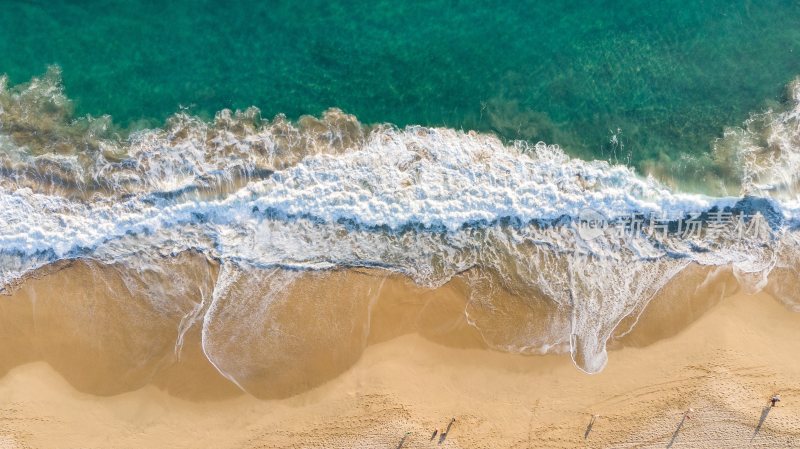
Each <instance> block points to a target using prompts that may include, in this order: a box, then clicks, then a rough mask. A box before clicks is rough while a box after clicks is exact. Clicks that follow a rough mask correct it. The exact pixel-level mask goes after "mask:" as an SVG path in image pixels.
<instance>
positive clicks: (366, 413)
mask: <svg viewBox="0 0 800 449" xmlns="http://www.w3.org/2000/svg"><path fill="white" fill-rule="evenodd" d="M648 322H650V321H649V319H648V317H647V316H646V313H645V315H643V316H642V321H641V322H640V323H639V326H637V327H636V328H634V330H633V331H632V332H631V333H630V334H629V335H627V336H626V338H627V339H629V340H632V341H639V342H640V343H642V345H641V347H634V346H633V345H628V346H624V347H622V348H618V349H613V350H611V351H609V363H608V366H607V367H606V369H605V370H604V371H603V372H601V373H599V374H595V375H587V374H585V373H582V372H580V371H579V370H578V369H576V368H575V366H574V365H573V364H572V362H571V360H570V358H569V356H568V355H544V356H522V355H515V354H508V353H500V352H496V351H487V350H485V349H477V348H474V347H473V348H469V347H462V348H458V347H455V346H454V345H450V346H444V345H440V344H436V343H433V342H431V341H429V340H426V339H424V338H422V337H420V336H419V335H415V334H408V335H402V336H399V337H393V338H388V339H386V340H384V341H380V342H376V343H374V344H370V345H369V346H368V347H367V348H366V350H365V351H364V352H363V354H361V356H360V357H359V358H358V360H357V361H355V363H354V364H353V366H352V367H350V368H348V369H346V370H345V371H344V372H343V373H342V374H340V375H338V376H336V377H334V378H333V379H331V380H329V381H327V382H324V383H322V384H321V385H319V386H316V387H313V388H311V389H310V390H308V391H305V392H302V393H299V394H296V395H293V396H290V397H288V398H285V399H271V400H260V399H256V398H254V397H252V396H250V395H244V394H239V393H236V392H230V393H231V394H230V395H228V396H222V397H217V398H216V399H213V400H209V399H208V398H206V399H200V398H198V399H196V400H187V399H181V398H178V397H175V396H173V395H170V394H168V393H166V392H165V391H164V390H163V389H161V388H158V387H155V386H153V385H146V386H144V387H142V388H138V389H135V390H133V391H129V392H125V393H122V394H116V395H112V396H109V397H101V396H96V395H92V394H86V393H81V392H78V391H76V390H75V388H74V387H73V386H71V385H70V384H69V383H67V382H66V381H65V379H64V378H63V377H62V376H60V375H59V374H58V373H57V372H55V371H54V370H53V368H51V367H50V366H48V365H47V364H45V363H43V362H34V363H26V364H23V365H21V366H17V367H14V368H13V369H11V370H10V371H9V372H8V373H7V374H6V375H5V376H4V377H3V378H2V379H0V399H2V401H3V403H4V404H6V406H5V407H3V410H2V412H0V413H1V414H0V447H3V448H6V447H9V448H25V447H37V448H48V447H53V448H55V447H58V448H73V447H74V448H78V447H80V448H101V447H110V446H112V447H119V448H125V447H176V448H179V447H187V448H188V447H196V445H197V444H199V442H202V443H203V444H205V445H207V446H209V447H220V448H222V447H232V448H233V447H237V448H256V447H270V448H281V447H328V448H330V447H343V448H344V447H347V448H350V447H398V446H397V445H398V444H399V442H400V440H401V439H402V438H403V437H404V435H406V433H407V432H410V434H408V435H407V436H406V440H405V441H404V442H403V446H402V447H407V448H413V447H433V446H436V444H435V442H431V441H429V439H428V438H429V437H430V435H431V433H432V431H433V430H434V428H437V429H439V430H440V431H441V429H443V428H444V427H446V425H447V423H448V422H449V420H450V419H451V417H454V418H456V422H455V423H454V425H453V428H452V430H451V432H450V433H449V435H448V437H447V438H446V440H445V441H443V443H442V445H441V447H451V448H458V447H470V448H471V447H519V448H525V447H542V448H544V447H547V448H554V447H665V445H667V444H669V442H670V440H671V438H672V436H673V435H674V436H675V441H674V442H673V445H672V447H676V448H677V447H719V444H720V442H721V441H724V443H725V445H726V447H781V448H785V447H800V421H798V417H800V406H798V402H797V400H798V398H800V383H798V381H797V379H798V378H800V361H798V360H797V359H796V357H795V354H796V347H797V343H798V337H797V336H796V330H797V329H798V326H800V314H795V313H791V312H790V311H789V310H787V309H786V308H785V307H784V306H783V305H781V304H780V303H778V301H776V300H774V299H772V298H770V297H769V296H768V295H766V294H759V295H755V296H745V295H743V294H736V295H734V296H732V297H728V298H725V299H722V300H721V301H720V302H719V303H717V304H714V305H711V306H710V310H708V311H706V312H704V313H701V314H700V316H699V317H697V318H696V319H695V320H694V321H693V322H691V323H689V324H688V325H687V326H686V327H685V328H684V329H682V330H680V331H679V332H677V333H676V334H675V335H673V336H671V337H666V338H659V339H657V340H656V341H652V342H649V343H645V342H647V341H648V335H647V333H648V332H650V331H651V330H652V329H647V328H646V327H647V324H648ZM199 374H202V373H199ZM409 380H412V381H409ZM209 387H211V388H213V386H211V385H209ZM776 392H780V393H781V395H782V398H783V401H782V402H781V403H780V404H779V406H778V407H776V408H774V409H769V410H768V412H767V414H766V418H765V420H764V422H763V423H762V425H761V427H760V429H759V432H758V434H756V435H755V437H754V438H753V434H754V430H755V427H756V426H757V425H758V422H759V418H760V416H761V415H762V413H764V410H766V409H765V408H764V407H765V405H766V404H767V400H768V399H769V397H771V395H772V394H774V393H776ZM689 408H693V409H694V412H693V413H691V419H689V420H686V421H685V422H684V424H683V425H682V426H681V429H680V430H679V432H677V433H676V432H675V430H676V427H677V426H678V423H679V422H680V421H681V417H682V415H683V413H684V412H685V411H686V410H687V409H689ZM592 415H600V417H599V418H597V419H596V420H595V422H594V424H593V426H592V429H591V431H590V432H589V435H588V437H587V438H584V434H585V432H586V429H587V426H588V423H589V422H590V420H591V417H592ZM86 416H91V417H92V418H91V419H86ZM438 438H439V437H438V436H437V439H438ZM723 438H724V440H721V439H723ZM751 438H752V440H753V441H752V442H751V441H750V440H751Z"/></svg>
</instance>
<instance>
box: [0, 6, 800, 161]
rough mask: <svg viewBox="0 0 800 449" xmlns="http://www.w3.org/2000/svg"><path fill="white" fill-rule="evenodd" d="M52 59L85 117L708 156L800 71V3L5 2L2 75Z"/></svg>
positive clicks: (609, 153)
mask: <svg viewBox="0 0 800 449" xmlns="http://www.w3.org/2000/svg"><path fill="white" fill-rule="evenodd" d="M50 64H57V65H59V66H60V67H61V68H62V70H63V81H64V85H65V88H66V92H67V95H68V96H69V97H70V98H71V99H73V100H74V102H75V106H76V113H77V114H79V115H82V114H92V115H95V116H97V115H102V114H110V115H111V116H112V117H113V119H114V121H115V122H116V123H118V124H120V125H122V126H130V125H131V124H134V126H138V127H142V126H158V125H160V124H161V123H162V122H163V120H164V119H165V118H166V117H167V116H169V115H171V114H173V113H175V112H176V111H178V110H179V108H181V107H185V108H188V110H189V111H190V112H191V113H193V114H196V115H199V116H201V117H213V114H214V113H215V112H216V111H218V110H220V109H222V108H245V107H247V106H251V105H255V106H257V107H259V108H260V109H261V111H262V115H263V116H265V117H272V116H274V115H275V114H279V113H283V114H286V115H287V116H288V117H289V118H297V117H299V116H300V115H302V114H312V115H319V114H320V113H321V112H322V111H324V110H325V109H327V108H330V107H337V108H341V109H342V110H344V111H345V112H348V113H352V114H354V115H356V116H357V117H358V118H359V119H360V120H361V121H362V122H365V123H383V122H389V123H394V124H397V125H400V126H403V125H406V124H423V125H434V126H447V127H452V128H463V129H475V130H481V131H493V132H495V133H497V134H499V135H501V136H502V137H504V138H509V139H518V138H521V139H526V140H530V141H533V142H536V141H539V140H544V141H547V142H548V143H557V144H560V145H561V146H562V147H563V148H565V149H566V151H567V152H568V153H571V154H573V155H577V156H580V157H582V158H602V159H609V160H612V161H619V162H622V163H627V164H630V165H633V166H638V168H640V169H641V170H645V171H646V170H647V167H652V166H654V165H662V166H669V165H670V164H673V165H674V164H677V163H678V162H677V161H680V160H683V161H684V162H686V161H689V163H692V162H691V161H692V160H695V164H696V165H697V167H700V169H702V168H703V166H704V165H703V164H704V163H703V162H702V160H700V161H697V160H696V159H698V158H700V159H702V156H703V155H704V154H707V152H708V151H709V148H710V142H711V141H712V140H713V139H715V138H717V137H719V136H720V135H721V134H722V131H723V129H724V127H726V126H736V125H739V124H741V123H742V121H743V120H745V119H746V118H747V117H748V115H749V114H751V113H753V112H758V111H760V110H762V109H764V108H767V107H769V105H770V103H771V102H778V101H780V100H781V95H782V93H783V91H784V86H785V85H786V83H787V82H789V81H790V80H792V79H793V78H794V77H795V76H797V75H798V74H800V2H797V1H786V0H764V1H741V0H736V1H716V0H707V1H697V2H685V1H673V0H667V1H661V2H651V1H640V0H631V1H624V2H623V1H620V2H598V1H593V2H572V1H562V0H556V1H521V2H506V3H497V2H476V1H458V0H435V1H427V2H396V1H377V2H349V1H338V0H324V1H318V0H310V1H304V2H293V1H292V2H283V1H259V2H251V1H240V2H220V1H185V0H177V1H173V2H131V1H118V0H106V1H96V0H89V1H80V2H63V1H54V2H44V1H14V0H6V1H4V2H2V10H1V12H0V73H6V74H7V75H8V76H9V78H10V82H11V84H15V83H22V82H26V81H28V80H29V79H30V78H31V77H32V76H36V75H41V74H42V73H44V71H45V70H46V68H47V66H48V65H50Z"/></svg>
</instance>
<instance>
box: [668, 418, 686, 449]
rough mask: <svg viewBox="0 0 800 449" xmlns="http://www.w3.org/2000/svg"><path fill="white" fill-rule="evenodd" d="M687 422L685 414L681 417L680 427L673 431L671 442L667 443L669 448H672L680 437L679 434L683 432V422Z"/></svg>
mask: <svg viewBox="0 0 800 449" xmlns="http://www.w3.org/2000/svg"><path fill="white" fill-rule="evenodd" d="M685 422H686V415H683V418H681V422H679V423H678V427H677V428H676V429H675V432H673V433H672V439H671V440H669V444H667V449H669V448H671V447H672V445H673V444H675V440H676V439H677V438H678V434H680V433H681V429H682V428H683V423H685Z"/></svg>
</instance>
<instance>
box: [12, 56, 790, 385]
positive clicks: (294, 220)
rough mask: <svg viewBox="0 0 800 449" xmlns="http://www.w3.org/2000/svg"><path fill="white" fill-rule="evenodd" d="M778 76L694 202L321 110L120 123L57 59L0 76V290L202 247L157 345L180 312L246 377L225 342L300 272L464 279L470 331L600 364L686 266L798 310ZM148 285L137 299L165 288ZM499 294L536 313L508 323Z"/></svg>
mask: <svg viewBox="0 0 800 449" xmlns="http://www.w3.org/2000/svg"><path fill="white" fill-rule="evenodd" d="M788 91H789V95H788V97H787V100H786V102H785V103H784V104H783V105H782V106H781V108H778V109H776V110H770V111H766V112H763V113H760V114H756V115H753V116H752V117H751V119H750V120H748V121H747V122H746V123H745V124H744V125H743V126H742V127H738V128H731V129H729V130H726V131H725V134H724V137H723V138H721V139H719V140H718V141H717V142H715V143H714V152H713V156H714V157H715V158H716V160H717V163H718V166H719V167H720V171H721V172H723V173H726V174H727V175H728V176H731V177H736V178H738V179H740V180H741V183H740V184H741V192H739V193H738V194H736V195H732V196H709V195H703V194H698V193H690V192H682V191H680V190H679V189H677V188H675V187H670V186H667V185H665V184H662V183H660V182H659V181H658V180H657V179H655V178H653V177H644V176H641V175H639V174H637V173H636V172H635V171H634V170H632V169H631V168H629V167H626V166H620V165H611V164H609V163H607V162H603V161H584V160H580V159H575V158H571V157H569V156H568V155H567V154H565V153H564V152H563V151H562V150H561V149H560V148H559V147H558V146H556V145H548V144H545V143H537V144H530V143H526V142H513V143H506V142H503V141H501V140H500V139H498V138H497V137H495V136H493V135H486V134H479V133H474V132H463V131H458V130H453V129H444V128H428V127H421V126H410V127H406V128H403V129H400V128H397V127H394V126H391V125H377V126H367V125H364V124H361V123H359V121H358V120H357V119H356V118H355V117H353V116H351V115H348V114H345V113H343V112H341V111H338V110H329V111H327V112H325V113H324V114H323V115H322V116H321V117H320V118H313V117H303V118H301V119H300V120H298V121H296V122H291V121H289V120H287V119H286V118H284V117H281V116H279V117H276V118H275V119H272V120H264V119H262V118H261V117H260V115H259V112H258V110H257V109H255V108H251V109H248V110H246V111H237V112H231V111H227V110H225V111H221V112H219V113H218V114H217V115H216V117H215V118H214V119H213V120H212V121H210V122H207V121H203V120H201V119H199V118H197V117H192V116H190V115H188V114H185V113H180V114H177V115H175V116H173V117H172V118H170V119H169V120H168V122H167V123H166V125H165V126H164V127H163V128H159V129H146V130H137V131H133V132H129V131H125V130H120V129H117V128H116V127H115V125H114V124H113V123H112V122H111V120H110V118H108V117H100V118H93V117H83V118H75V117H73V115H72V112H71V103H70V101H69V100H68V99H67V98H66V97H65V96H64V93H63V90H62V87H61V84H60V77H59V73H58V70H57V69H51V70H50V71H49V72H48V73H47V74H46V75H45V76H44V77H42V78H37V79H34V80H32V81H31V82H29V83H27V84H25V85H20V86H13V87H12V86H8V85H7V81H6V80H5V78H2V79H0V230H2V231H0V290H1V291H2V292H4V293H6V294H9V295H13V294H14V293H15V292H16V291H17V290H18V289H19V288H20V287H21V286H22V285H24V284H25V282H26V279H27V278H28V277H29V276H30V275H31V274H33V273H38V272H41V270H43V269H45V268H46V267H50V266H54V264H58V263H60V262H61V261H65V260H84V261H91V263H98V264H101V265H105V266H117V267H124V270H126V274H125V277H126V279H127V278H140V279H145V278H147V276H148V274H147V273H151V272H157V273H163V272H164V271H165V270H167V271H169V268H168V267H169V264H168V263H167V262H166V261H169V260H173V259H175V260H177V259H178V258H179V257H181V256H180V255H181V254H185V253H195V254H202V255H204V256H205V258H206V263H208V264H210V265H214V266H216V265H217V264H218V265H220V268H219V270H218V272H217V271H214V280H213V282H212V284H213V285H211V286H198V287H197V289H196V293H195V295H196V297H195V298H194V299H193V300H192V301H193V302H192V304H193V305H192V306H191V307H189V308H188V309H186V310H183V312H181V315H180V316H181V319H180V323H179V332H178V336H177V337H176V338H177V342H176V347H179V346H180V345H181V342H182V339H183V337H184V335H185V334H186V330H187V329H188V328H190V327H192V326H199V327H200V328H201V329H202V347H203V351H204V354H205V356H206V357H207V358H208V359H209V361H210V362H211V363H212V364H213V365H214V366H215V367H216V368H217V369H218V370H219V371H220V372H221V373H223V374H224V375H225V376H226V377H227V378H228V379H230V380H231V381H233V382H234V383H236V384H237V385H239V386H241V387H242V388H243V389H247V390H248V391H250V390H251V389H252V388H253V387H251V386H249V384H248V381H247V379H249V378H250V377H252V375H253V372H257V371H259V370H263V369H265V368H264V366H266V365H265V362H264V361H263V360H261V359H259V357H262V356H263V354H262V355H258V354H255V355H253V354H250V355H247V354H249V351H250V349H243V348H250V347H251V346H252V345H257V341H255V340H254V335H255V334H253V333H252V332H255V331H253V329H262V328H263V327H264V326H266V324H265V323H269V322H271V321H270V320H274V317H272V316H270V313H269V312H270V310H272V309H271V307H273V306H271V304H274V303H276V301H277V302H281V301H283V302H285V301H288V299H286V298H289V297H290V296H291V292H292V291H294V290H293V289H296V288H299V287H297V286H298V285H299V284H298V283H301V282H306V283H307V282H309V281H308V279H309V276H311V274H309V273H331V272H336V271H337V270H342V269H358V268H369V269H377V270H368V272H369V273H372V275H376V274H375V273H380V272H386V271H388V272H392V273H399V274H401V275H403V276H405V277H407V278H410V279H411V280H413V282H414V283H415V284H416V287H414V288H419V289H438V288H443V287H445V286H447V285H448V284H450V283H452V282H456V281H457V282H461V283H463V284H464V285H466V286H467V287H465V293H464V295H465V298H466V302H465V306H464V308H463V315H464V317H465V319H466V320H467V322H468V323H469V324H470V325H471V326H473V327H474V328H475V329H476V330H477V331H478V332H479V334H480V335H481V336H482V339H483V340H484V342H485V343H486V344H487V345H488V346H490V347H493V348H496V349H500V350H505V351H511V352H522V353H544V352H553V351H569V352H570V353H571V356H572V359H573V360H574V361H575V363H576V365H577V366H578V367H579V368H581V369H582V370H584V371H587V372H598V371H600V370H602V368H603V367H604V366H605V364H606V361H607V349H606V347H607V344H608V342H609V341H610V340H612V339H613V338H614V336H615V335H619V334H624V333H625V332H627V330H626V329H627V326H629V325H631V324H630V322H631V320H632V321H633V322H635V319H636V317H637V316H638V314H640V313H641V311H642V310H643V309H644V308H645V306H646V305H647V304H648V302H649V301H650V300H651V299H652V298H653V297H655V296H656V295H658V294H659V292H661V291H662V290H663V289H664V287H665V286H667V285H668V284H669V283H670V282H671V281H672V280H673V279H674V278H676V277H677V276H680V275H681V273H686V270H696V269H697V267H698V266H701V267H725V268H726V269H730V270H731V273H732V275H733V276H735V279H736V280H737V281H738V283H739V285H740V287H741V288H743V289H744V290H746V291H748V292H752V293H754V292H758V291H761V290H764V289H768V290H769V291H770V292H771V293H773V294H774V295H776V296H777V297H778V298H779V299H780V300H782V301H783V302H785V303H786V304H787V306H788V307H790V308H794V309H799V308H800V297H797V293H796V292H797V291H798V290H797V289H794V288H789V286H790V285H794V284H796V283H798V282H800V277H798V276H799V275H798V269H800V264H799V263H798V262H800V252H798V250H800V240H798V239H799V238H800V233H798V232H797V227H798V217H799V216H798V211H799V210H800V196H799V195H800V178H798V175H797V173H798V172H799V171H798V170H799V169H800V81H796V82H794V83H792V84H791V85H790V86H789V88H788ZM215 270H216V269H215ZM176 276H177V275H176ZM312 278H313V276H312ZM166 279H167V280H166V281H165V280H163V279H162V280H161V281H160V282H179V280H177V279H173V280H172V281H170V280H169V279H172V278H170V277H169V276H167V277H166ZM770 279H779V282H770ZM137 282H139V283H140V284H141V283H143V281H137ZM320 282H321V281H320ZM337 282H339V281H337ZM134 284H136V282H133V283H131V282H128V283H127V284H126V285H134ZM136 285H139V284H136ZM181 285H183V284H181ZM337 285H338V288H342V289H344V290H342V293H341V295H351V296H353V295H354V297H357V298H358V300H357V301H356V302H354V303H352V304H357V305H358V306H357V307H358V310H353V311H352V313H353V314H356V315H358V314H364V313H367V314H368V312H365V310H366V309H368V308H369V307H370V304H372V302H371V299H370V298H372V297H373V296H375V295H377V294H378V293H376V290H375V289H373V288H371V287H370V288H363V289H355V288H354V289H353V290H352V291H348V290H347V285H346V284H343V283H342V282H339V284H337ZM136 288H144V287H143V286H141V285H139V287H136ZM148 288H152V287H148ZM376 288H377V287H376ZM184 290H185V292H184V293H186V292H189V291H193V289H192V287H191V286H183V287H181V291H184ZM186 294H189V293H186ZM320 295H322V296H324V295H323V294H322V293H320ZM160 296H161V297H159V294H156V293H154V294H152V298H151V301H154V302H156V303H159V301H163V302H169V301H175V299H174V298H173V297H172V296H174V295H171V294H166V293H163V292H162V294H161V295H160ZM281 298H282V299H281ZM509 298H514V299H513V301H517V302H521V303H524V304H525V305H526V307H529V308H532V309H536V310H537V311H538V312H537V313H539V315H538V318H536V319H535V320H528V321H527V322H521V321H520V320H518V319H510V318H508V316H506V315H504V314H509V313H511V312H510V310H511V309H513V307H511V306H510V302H509V301H512V299H509ZM329 299H330V300H331V301H336V300H337V298H335V297H334V298H329ZM159 307H161V308H165V310H167V309H170V307H171V306H169V305H164V304H162V305H161V306H159ZM354 307H355V306H354ZM515 307H516V306H515ZM170 310H171V309H170ZM283 326H285V323H284V324H283ZM251 331H252V332H251ZM362 331H363V332H366V333H369V329H368V327H367V329H366V330H362ZM362 331H359V332H362ZM258 332H259V334H258V335H261V333H262V332H263V329H262V330H259V331H258ZM297 332H298V333H302V332H303V330H297ZM359 335H360V334H359ZM356 340H357V344H365V343H364V342H365V341H366V337H364V336H363V335H362V336H361V337H359V338H358V339H356ZM348 341H349V343H348V344H353V343H352V340H348ZM237 348H238V349H237ZM272 349H273V350H274V351H278V352H280V350H281V348H279V347H276V348H272ZM237 350H240V351H243V352H241V353H239V354H238V356H233V355H232V354H231V352H232V351H237ZM259 354H260V353H259ZM287 354H290V352H289V353H287ZM287 354H284V355H283V356H282V357H284V358H286V357H289V355H287ZM269 366H272V365H269Z"/></svg>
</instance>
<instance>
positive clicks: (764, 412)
mask: <svg viewBox="0 0 800 449" xmlns="http://www.w3.org/2000/svg"><path fill="white" fill-rule="evenodd" d="M770 410H772V407H770V406H769V405H768V406H766V407H764V409H763V410H761V418H760V419H759V420H758V425H757V426H756V430H755V432H753V436H752V437H750V442H751V443H752V442H753V440H754V439H755V438H756V436H757V435H758V432H759V431H760V430H761V426H763V425H764V421H766V420H767V416H768V415H769V411H770Z"/></svg>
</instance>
